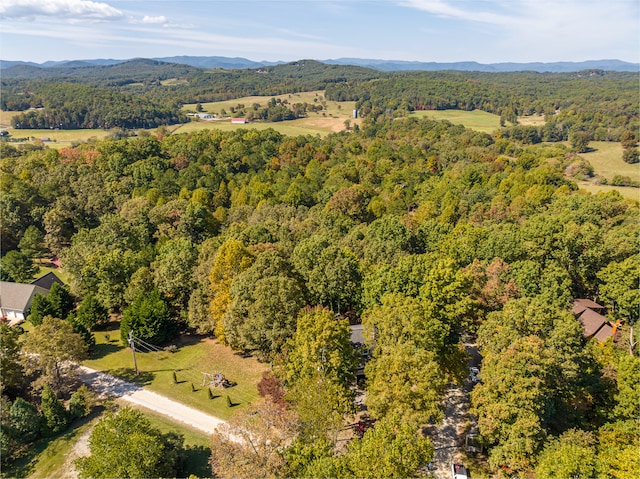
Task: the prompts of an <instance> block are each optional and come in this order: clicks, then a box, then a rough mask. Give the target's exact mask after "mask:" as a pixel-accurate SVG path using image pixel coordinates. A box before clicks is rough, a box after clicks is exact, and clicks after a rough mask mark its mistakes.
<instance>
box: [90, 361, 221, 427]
mask: <svg viewBox="0 0 640 479" xmlns="http://www.w3.org/2000/svg"><path fill="white" fill-rule="evenodd" d="M79 374H80V379H81V380H82V382H84V383H85V384H87V385H88V386H90V387H91V388H92V389H94V390H95V391H96V392H98V393H99V394H100V395H103V396H107V397H117V398H120V399H122V400H124V401H127V402H130V403H132V404H136V405H139V406H143V407H146V408H147V409H151V410H152V411H156V412H158V413H160V414H164V415H165V416H169V417H170V418H172V419H174V420H176V421H178V422H182V423H184V424H188V425H189V426H191V427H194V428H196V429H198V430H200V431H203V432H205V433H207V434H213V432H214V431H215V429H216V427H218V426H219V425H221V424H223V423H224V422H225V421H223V420H222V419H219V418H217V417H214V416H210V415H208V414H205V413H203V412H200V411H198V410H197V409H194V408H192V407H189V406H185V405H184V404H182V403H179V402H176V401H173V400H171V399H168V398H166V397H164V396H161V395H160V394H156V393H154V392H152V391H148V390H146V389H144V388H142V387H140V386H137V385H135V384H131V383H129V382H127V381H123V380H122V379H118V378H115V377H113V376H110V375H108V374H105V373H101V372H99V371H96V370H95V369H91V368H87V367H85V366H80V368H79Z"/></svg>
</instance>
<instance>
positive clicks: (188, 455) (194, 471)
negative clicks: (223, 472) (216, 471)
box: [181, 446, 211, 477]
mask: <svg viewBox="0 0 640 479" xmlns="http://www.w3.org/2000/svg"><path fill="white" fill-rule="evenodd" d="M210 458H211V449H209V448H208V447H204V446H187V447H185V451H184V465H183V467H182V469H183V470H182V471H181V472H182V476H183V477H189V475H190V474H191V475H194V476H196V477H211V466H210V465H209V459H210Z"/></svg>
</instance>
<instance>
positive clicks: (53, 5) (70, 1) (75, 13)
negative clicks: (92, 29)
mask: <svg viewBox="0 0 640 479" xmlns="http://www.w3.org/2000/svg"><path fill="white" fill-rule="evenodd" d="M0 17H3V18H27V19H30V18H35V17H57V18H65V19H71V20H94V21H95V20H118V19H120V18H123V17H124V14H123V13H122V12H121V11H120V10H118V9H117V8H113V7H112V6H111V5H109V4H107V3H104V2H92V1H89V0H3V2H2V4H0Z"/></svg>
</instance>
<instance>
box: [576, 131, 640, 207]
mask: <svg viewBox="0 0 640 479" xmlns="http://www.w3.org/2000/svg"><path fill="white" fill-rule="evenodd" d="M589 148H590V149H591V151H589V152H588V153H581V154H580V156H581V157H583V158H584V159H585V160H587V161H588V162H589V163H590V164H591V166H593V170H594V173H595V174H596V175H597V176H599V177H601V178H606V179H607V181H608V182H611V180H612V179H613V177H614V176H616V175H621V176H628V177H629V178H631V180H632V181H637V182H640V165H638V164H635V165H630V164H628V163H625V162H624V161H622V145H621V144H620V143H616V142H611V141H592V142H590V143H589ZM577 183H578V186H580V188H582V189H585V190H587V191H590V192H592V193H598V192H600V191H612V190H616V191H618V192H620V194H621V195H622V196H624V197H625V198H630V199H633V200H636V201H639V200H640V189H639V188H631V187H625V186H611V185H599V184H595V183H594V182H593V181H578V182H577Z"/></svg>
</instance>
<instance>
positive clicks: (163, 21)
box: [142, 15, 169, 25]
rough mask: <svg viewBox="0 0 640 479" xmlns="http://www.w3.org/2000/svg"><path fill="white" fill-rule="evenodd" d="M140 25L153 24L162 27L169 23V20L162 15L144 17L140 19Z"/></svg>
mask: <svg viewBox="0 0 640 479" xmlns="http://www.w3.org/2000/svg"><path fill="white" fill-rule="evenodd" d="M142 23H153V24H160V25H164V24H166V23H169V20H168V19H167V17H165V16H164V15H160V16H158V17H150V16H149V15H145V16H144V18H143V19H142Z"/></svg>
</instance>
